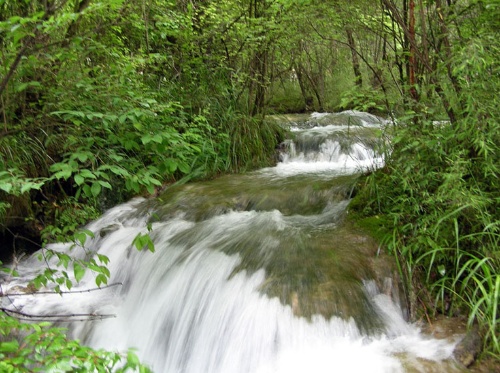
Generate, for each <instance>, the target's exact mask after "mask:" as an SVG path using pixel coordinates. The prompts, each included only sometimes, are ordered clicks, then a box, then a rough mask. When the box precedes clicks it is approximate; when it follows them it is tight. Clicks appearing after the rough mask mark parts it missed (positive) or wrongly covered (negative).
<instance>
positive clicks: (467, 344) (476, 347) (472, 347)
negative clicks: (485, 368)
mask: <svg viewBox="0 0 500 373" xmlns="http://www.w3.org/2000/svg"><path fill="white" fill-rule="evenodd" d="M481 348H482V338H481V335H480V334H479V329H478V328H477V327H476V326H474V327H472V328H471V329H470V330H469V331H468V332H467V334H465V336H464V338H463V339H462V340H461V341H460V342H459V343H458V344H457V346H456V347H455V350H454V351H453V355H454V356H455V358H456V359H457V360H458V361H459V362H460V363H461V364H463V365H464V366H466V367H469V366H471V365H472V363H473V362H474V361H475V360H476V358H477V357H478V356H479V353H480V352H481Z"/></svg>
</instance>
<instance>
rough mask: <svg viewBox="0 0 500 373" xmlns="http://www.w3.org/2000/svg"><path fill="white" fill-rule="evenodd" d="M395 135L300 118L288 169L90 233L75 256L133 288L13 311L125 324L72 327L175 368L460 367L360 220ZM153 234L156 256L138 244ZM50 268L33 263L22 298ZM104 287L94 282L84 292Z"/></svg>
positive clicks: (195, 372) (360, 117) (97, 342)
mask: <svg viewBox="0 0 500 373" xmlns="http://www.w3.org/2000/svg"><path fill="white" fill-rule="evenodd" d="M385 124H386V123H385V122H384V121H383V120H381V119H380V118H377V117H374V116H371V115H369V114H366V113H359V112H344V113H340V114H313V115H311V116H310V117H307V118H306V119H305V120H303V121H301V122H291V123H289V125H290V127H291V132H292V133H293V138H291V139H290V140H288V141H287V142H286V143H284V144H283V146H282V147H281V149H280V162H279V163H278V164H277V165H276V166H275V167H270V168H266V169H263V170H259V171H256V172H253V173H249V174H246V175H229V176H225V177H222V178H220V179H217V180H212V181H208V182H202V183H192V184H188V185H179V186H172V187H169V188H168V189H167V190H166V191H165V192H164V193H163V194H162V195H160V196H159V197H158V198H157V199H149V200H146V199H141V198H137V199H134V200H131V201H130V202H128V203H125V204H123V205H120V206H117V207H115V208H112V209H110V210H109V211H107V212H106V213H105V214H104V215H103V216H102V217H101V218H100V219H99V220H97V221H94V222H92V223H91V224H89V226H88V227H87V229H89V230H90V231H92V232H93V234H94V238H92V239H90V238H89V239H88V240H87V242H86V243H85V248H84V249H73V250H72V251H71V254H72V255H74V256H77V257H79V258H84V257H91V256H92V255H95V254H96V253H98V254H100V255H105V256H107V257H108V258H109V259H110V263H109V265H108V269H109V270H110V272H111V278H110V280H109V283H110V284H120V285H119V286H112V287H109V288H103V289H102V290H100V291H92V292H86V293H85V292H83V293H82V292H75V293H73V294H64V295H63V296H59V295H43V296H42V295H35V296H19V297H17V296H12V297H9V298H6V300H5V302H7V303H9V304H4V306H5V307H11V308H15V309H18V310H22V311H23V312H26V313H30V314H37V315H44V314H45V315H47V314H67V315H70V314H72V315H76V314H78V315H83V314H87V315H102V316H107V315H109V316H112V317H103V318H102V320H99V321H95V320H94V321H88V320H87V321H78V322H76V321H72V322H67V323H64V325H65V326H68V327H69V332H70V334H71V336H72V337H74V338H78V339H80V340H82V341H83V342H84V343H86V344H88V345H90V346H93V347H99V348H100V347H103V348H106V349H112V350H126V349H127V348H130V347H134V348H136V349H137V352H138V354H139V356H140V357H141V359H142V360H143V361H144V362H145V363H146V364H148V365H150V366H151V367H152V369H153V371H155V372H159V373H161V372H165V373H166V372H168V373H181V372H182V373H202V372H203V373H205V372H212V373H245V372H248V373H261V372H262V373H267V372H269V373H271V372H287V373H290V372H305V371H307V372H381V373H382V372H383V373H386V372H405V371H410V372H416V371H422V372H429V371H436V372H439V371H443V370H445V371H453V369H454V368H453V362H452V359H451V356H452V351H453V348H454V342H453V341H447V340H437V339H433V338H430V337H427V336H425V335H423V334H422V333H421V332H420V331H419V329H418V328H417V327H416V326H415V325H411V324H409V323H408V322H407V321H406V320H405V317H404V315H405V314H404V311H403V309H404V304H403V305H402V302H401V300H402V299H403V297H402V294H401V291H400V289H399V287H398V285H397V280H396V279H395V278H394V277H393V271H392V269H390V268H391V267H390V265H385V264H384V265H383V266H381V265H379V264H377V263H378V259H377V258H376V257H375V256H376V255H375V254H376V250H377V247H376V245H375V244H374V243H373V242H371V241H370V239H369V238H368V237H365V236H364V235H363V234H362V233H360V232H357V231H356V230H354V229H353V228H352V227H348V226H346V225H345V224H344V219H343V218H344V216H345V214H346V208H347V206H348V203H349V200H348V199H349V195H350V190H351V188H352V184H353V180H354V179H355V174H356V173H358V172H361V171H364V170H366V169H374V168H376V167H379V166H381V165H382V164H383V155H382V154H381V153H380V152H379V150H378V148H377V144H378V140H377V138H378V137H377V132H378V131H381V128H382V127H383V125H385ZM148 228H149V229H148ZM146 233H149V234H150V236H151V239H152V240H153V242H154V245H155V252H154V253H152V252H150V251H148V250H143V251H138V250H136V249H135V247H134V246H133V244H132V241H133V240H134V238H135V237H136V236H137V235H138V234H146ZM52 249H54V250H61V251H68V252H69V251H70V244H62V243H61V244H56V245H53V246H52ZM380 260H382V259H380ZM53 264H55V263H53ZM53 264H52V265H53ZM44 265H45V264H44V263H42V262H39V261H38V260H37V259H36V258H34V257H33V258H29V259H28V260H26V261H24V262H22V263H20V265H19V268H18V270H19V272H20V274H21V276H22V277H21V278H19V279H15V280H11V281H10V282H9V283H8V284H7V285H6V287H5V289H6V290H7V292H8V291H9V289H10V290H11V291H12V292H14V291H17V290H16V289H19V288H20V287H21V286H24V285H25V283H26V281H27V280H29V278H30V277H32V276H33V275H34V274H35V273H36V272H37V271H40V270H42V269H43V268H44ZM381 267H382V268H385V269H383V270H380V268H381ZM377 268H378V269H377ZM387 268H389V269H387ZM90 288H95V274H93V273H91V272H88V273H87V274H86V275H85V276H84V278H83V279H82V281H80V283H79V284H78V285H77V286H76V287H75V288H74V289H73V290H76V291H78V290H85V289H90Z"/></svg>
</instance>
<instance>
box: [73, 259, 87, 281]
mask: <svg viewBox="0 0 500 373" xmlns="http://www.w3.org/2000/svg"><path fill="white" fill-rule="evenodd" d="M73 273H74V275H75V280H76V282H80V280H81V279H82V278H83V276H84V275H85V268H84V267H83V266H82V265H81V264H80V263H78V262H75V263H74V264H73Z"/></svg>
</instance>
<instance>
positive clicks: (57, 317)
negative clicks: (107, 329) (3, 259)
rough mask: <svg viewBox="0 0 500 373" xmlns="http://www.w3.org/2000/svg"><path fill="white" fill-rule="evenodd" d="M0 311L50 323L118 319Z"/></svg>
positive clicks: (8, 310) (87, 314) (86, 315)
mask: <svg viewBox="0 0 500 373" xmlns="http://www.w3.org/2000/svg"><path fill="white" fill-rule="evenodd" d="M0 311H3V312H5V313H6V314H9V315H10V316H13V317H17V316H14V315H11V314H15V315H19V316H22V318H20V319H24V318H26V320H38V321H40V320H50V321H64V322H69V321H87V320H102V319H109V318H112V317H116V315H96V314H93V313H72V314H67V315H32V314H29V313H25V312H21V311H15V310H10V309H8V308H3V307H1V308H0ZM74 317H84V319H80V320H78V319H77V320H74V319H73V318H74Z"/></svg>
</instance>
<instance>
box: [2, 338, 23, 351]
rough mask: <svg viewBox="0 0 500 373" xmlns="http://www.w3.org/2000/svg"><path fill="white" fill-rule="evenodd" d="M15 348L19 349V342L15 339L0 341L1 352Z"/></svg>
mask: <svg viewBox="0 0 500 373" xmlns="http://www.w3.org/2000/svg"><path fill="white" fill-rule="evenodd" d="M17 350H19V342H18V341H16V340H14V341H9V342H2V343H0V351H1V352H6V353H9V352H16V351H17Z"/></svg>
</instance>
